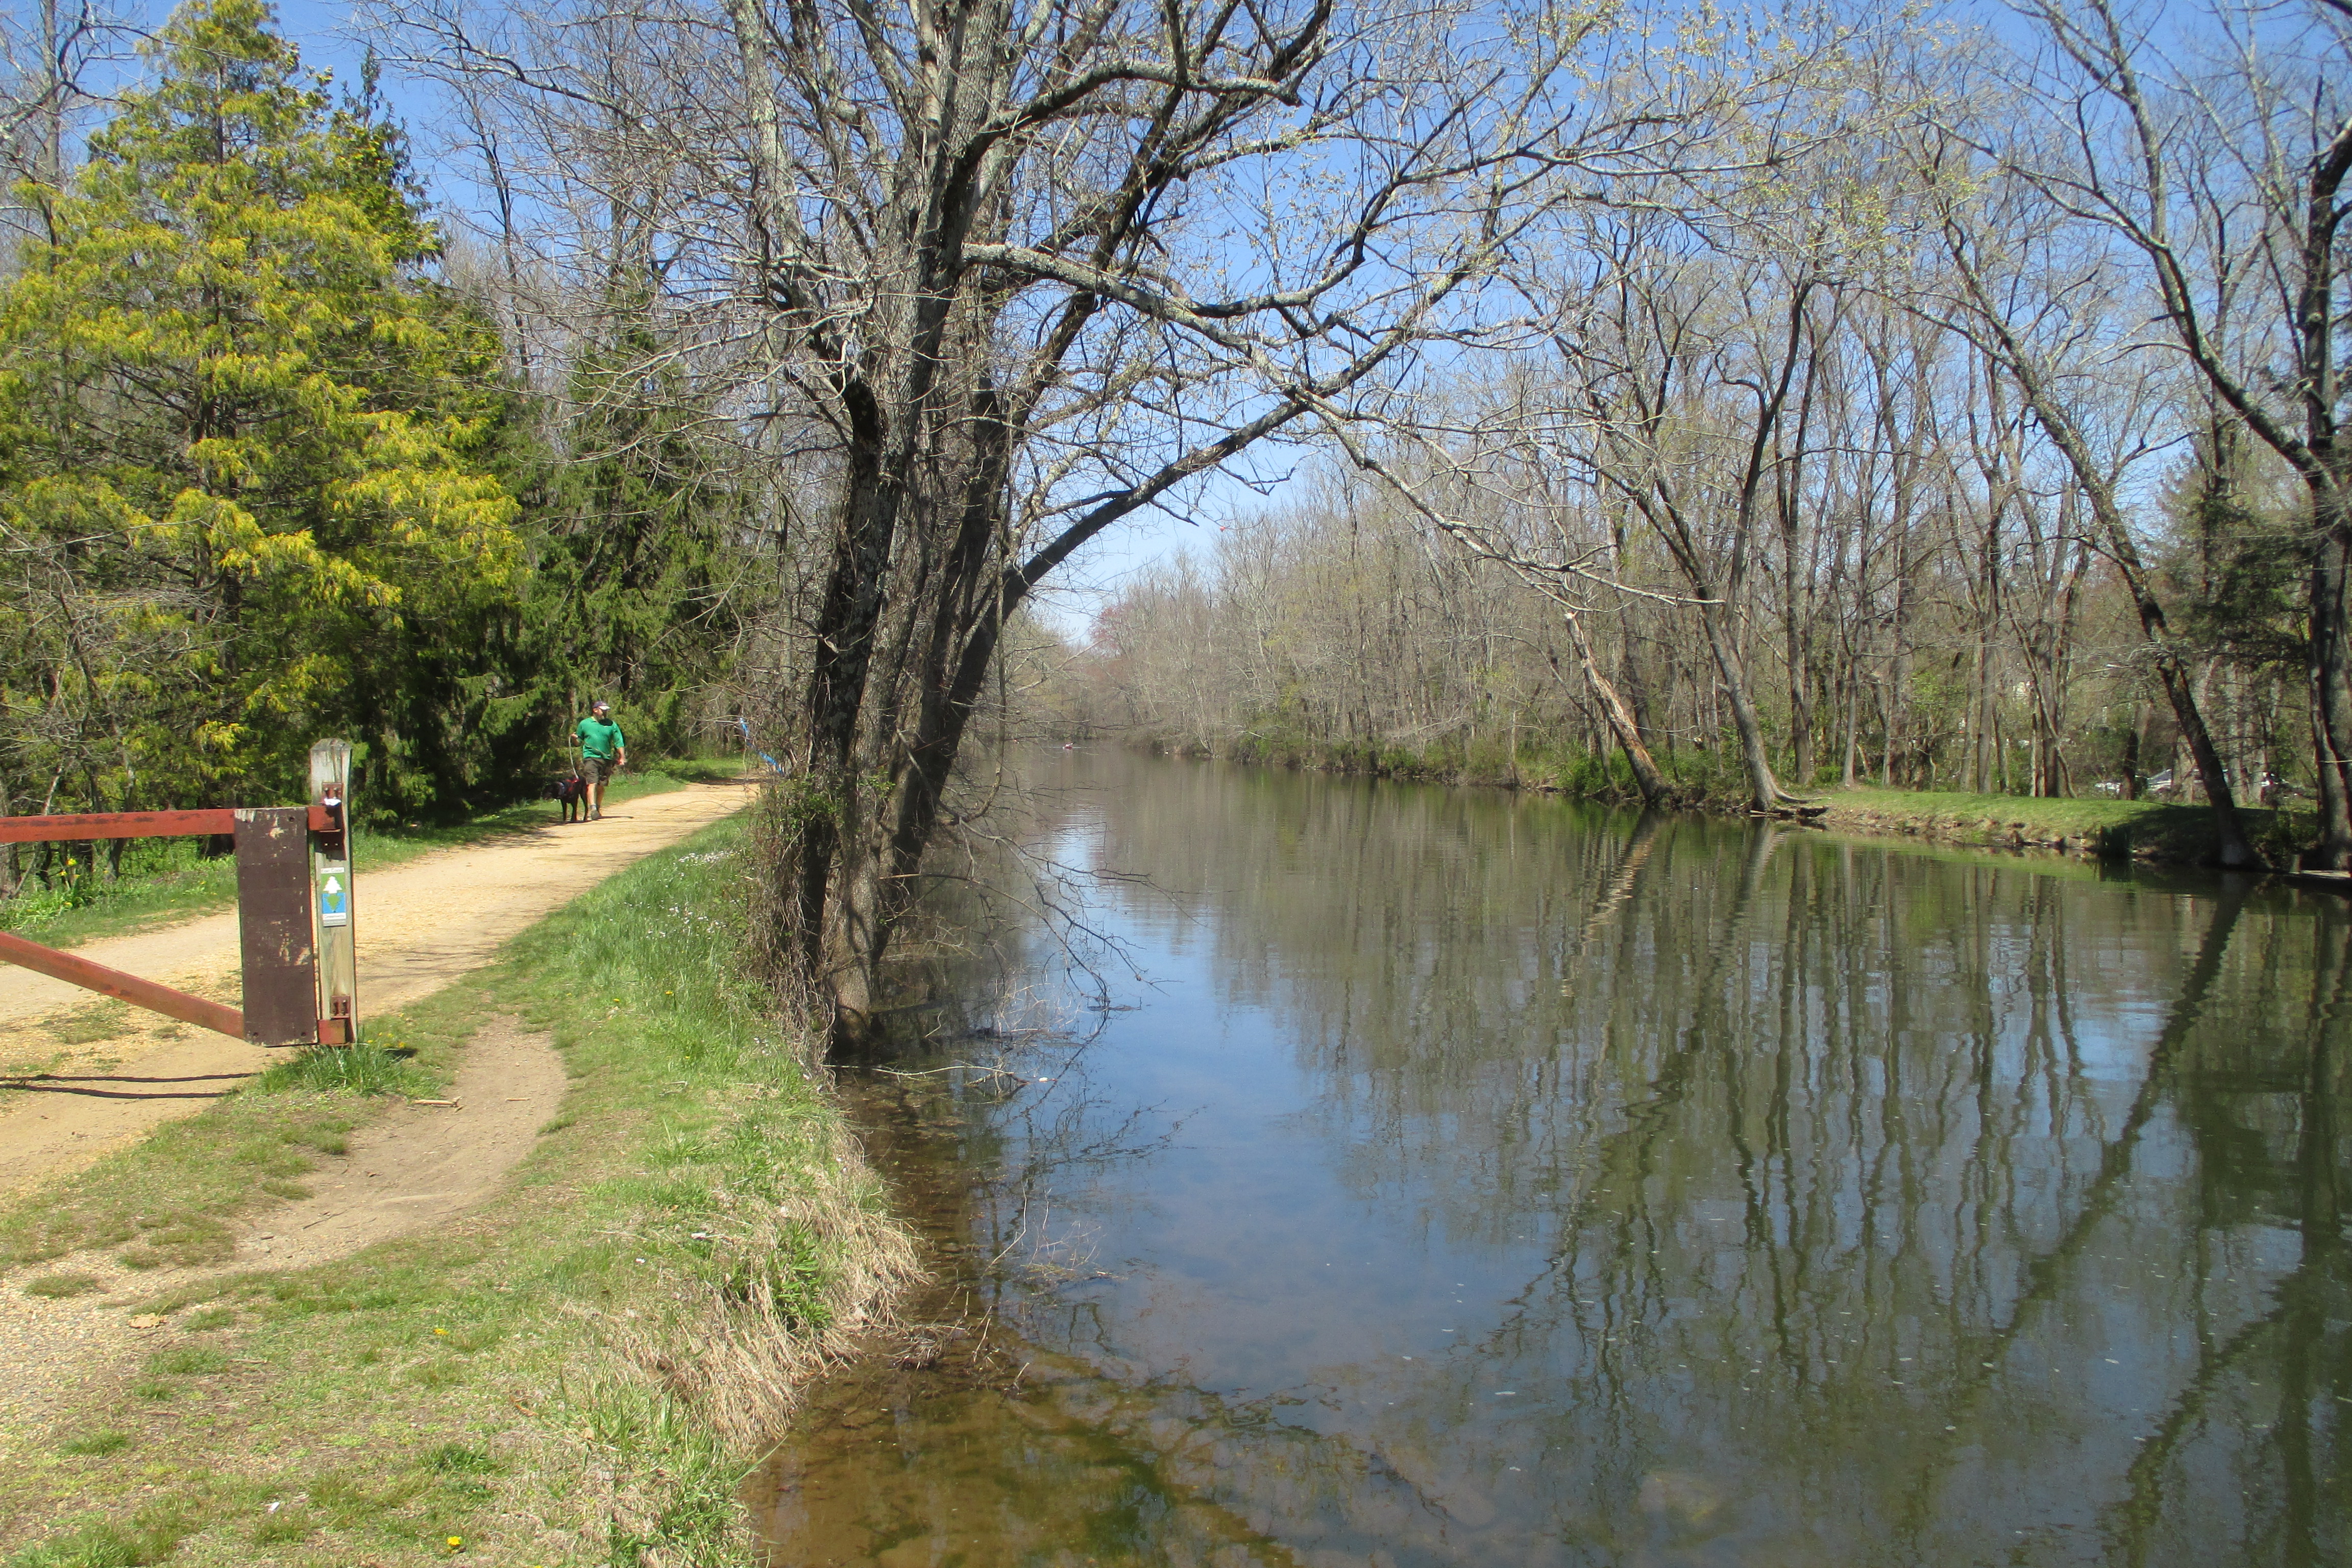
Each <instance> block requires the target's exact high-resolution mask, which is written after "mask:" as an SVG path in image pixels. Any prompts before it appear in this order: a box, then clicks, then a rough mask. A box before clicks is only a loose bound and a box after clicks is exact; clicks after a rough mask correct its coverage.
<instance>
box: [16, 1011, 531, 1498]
mask: <svg viewBox="0 0 2352 1568" xmlns="http://www.w3.org/2000/svg"><path fill="white" fill-rule="evenodd" d="M564 1087H565V1079H564V1070H563V1059H562V1058H561V1057H560V1056H558V1055H557V1054H556V1051H555V1048H554V1046H553V1044H552V1043H551V1041H550V1039H549V1038H548V1037H547V1036H545V1035H541V1034H527V1033H524V1032H523V1031H521V1030H520V1028H518V1027H517V1026H516V1025H515V1023H514V1021H513V1020H511V1019H507V1018H498V1019H492V1020H491V1021H490V1022H489V1023H488V1024H486V1025H484V1026H483V1027H482V1029H481V1030H480V1032H479V1033H478V1034H477V1035H476V1036H475V1037H473V1039H472V1040H471V1041H469V1042H468V1043H467V1046H466V1047H465V1052H464V1055H463V1056H462V1057H461V1058H460V1059H459V1063H458V1068H457V1087H456V1089H454V1091H453V1092H452V1093H451V1094H450V1095H449V1097H448V1098H449V1099H450V1100H454V1101H455V1102H456V1103H455V1104H454V1105H446V1106H444V1105H422V1104H411V1105H406V1106H403V1107H401V1108H400V1109H398V1110H394V1112H393V1113H392V1114H391V1115H390V1116H388V1117H386V1118H385V1119H384V1120H383V1121H378V1122H375V1123H373V1125H371V1126H370V1127H369V1128H367V1129H366V1130H365V1131H362V1132H358V1133H355V1134H353V1135H352V1143H351V1150H350V1152H348V1153H347V1154H344V1155H341V1156H338V1157H327V1158H322V1159H321V1160H320V1163H319V1165H318V1168H317V1169H316V1170H315V1171H313V1172H312V1173H310V1176H309V1177H307V1178H306V1179H305V1182H304V1184H305V1185H306V1186H308V1187H309V1188H310V1192H311V1194H312V1195H311V1196H310V1197H307V1198H303V1199H299V1200H298V1201H296V1202H293V1203H290V1204H287V1205H283V1206H281V1207H278V1208H275V1209H272V1210H269V1211H268V1212H265V1213H264V1214H261V1215H257V1216H256V1217H255V1218H254V1219H252V1220H251V1221H249V1222H248V1223H247V1225H246V1226H244V1227H243V1230H242V1233H241V1234H240V1235H239V1237H238V1238H237V1244H236V1256H235V1257H234V1258H232V1259H231V1260H230V1261H228V1262H226V1263H223V1264H217V1265H215V1266H212V1267H209V1268H176V1269H159V1270H150V1271H147V1272H143V1273H137V1272H133V1271H132V1270H131V1269H128V1268H124V1267H123V1266H122V1265H121V1263H119V1262H117V1261H115V1260H114V1259H113V1258H109V1257H105V1256H103V1255H101V1254H99V1253H82V1254H79V1255H77V1256H74V1257H69V1258H52V1259H50V1260H49V1261H47V1262H45V1263H39V1264H35V1265H33V1266H31V1267H29V1268H22V1269H19V1270H16V1275H15V1277H14V1278H10V1279H5V1280H0V1364H5V1365H7V1366H9V1367H10V1368H12V1369H13V1370H12V1373H11V1375H10V1376H9V1377H8V1378H7V1379H5V1380H0V1452H6V1451H9V1450H12V1449H15V1448H16V1447H19V1446H21V1445H24V1444H27V1443H30V1442H32V1441H35V1440H36V1439H37V1437H38V1436H40V1434H42V1433H43V1432H45V1431H46V1430H47V1428H48V1427H49V1426H52V1425H53V1424H55V1423H56V1422H57V1421H58V1420H59V1419H60V1418H63V1417H66V1416H69V1415H71V1414H72V1413H73V1411H74V1410H75V1409H76V1408H78V1407H79V1405H82V1404H83V1403H84V1401H85V1400H86V1399H87V1398H88V1396H89V1392H90V1390H91V1387H92V1385H93V1384H94V1383H99V1382H102V1381H103V1380H105V1379H107V1378H109V1377H114V1378H118V1379H119V1378H120V1377H121V1376H124V1375H127V1371H126V1369H127V1368H129V1367H130V1366H131V1363H132V1361H133V1358H134V1352H136V1351H138V1350H141V1349H162V1348H163V1346H164V1345H166V1344H168V1343H170V1342H172V1341H173V1339H175V1338H176V1337H177V1336H176V1335H175V1334H174V1333H173V1331H172V1324H171V1321H170V1320H169V1319H167V1318H165V1317H163V1315H161V1314H137V1313H131V1312H127V1311H126V1309H127V1308H130V1307H132V1306H135V1305H136V1304H137V1303H138V1302H139V1301H141V1300H149V1299H152V1298H155V1297H159V1296H164V1295H170V1294H173V1293H178V1292H183V1291H184V1289H185V1287H188V1286H191V1285H197V1284H202V1283H204V1282H205V1281H206V1280H210V1279H222V1278H225V1277H226V1276H229V1275H233V1274H244V1273H250V1272H252V1271H255V1270H257V1269H269V1270H276V1269H285V1268H309V1267H310V1266H313V1265H316V1264H320V1263H328V1262H331V1261H333V1260H334V1259H336V1258H344V1257H348V1256H349V1255H351V1254H352V1253H354V1252H357V1251H359V1250H360V1249H361V1248H362V1247H369V1246H372V1245H373V1244H374V1243H376V1242H379V1241H388V1240H390V1239H392V1238H393V1237H398V1236H404V1235H407V1234H409V1233H412V1232H415V1231H420V1230H424V1229H425V1228H427V1227H429V1226H433V1225H435V1224H436V1223H438V1222H439V1221H441V1220H444V1219H446V1218H447V1217H448V1216H449V1215H454V1214H456V1213H457V1212H459V1211H460V1210H462V1209H466V1208H468V1207H470V1206H472V1205H474V1204H476V1203H478V1202H480V1201H481V1200H482V1199H483V1198H484V1197H486V1196H488V1194H490V1193H491V1192H492V1191H493V1190H494V1189H495V1188H496V1187H497V1186H498V1184H499V1182H500V1181H501V1180H502V1179H504V1177H505V1176H506V1174H507V1173H508V1172H509V1171H510V1170H512V1169H513V1168H514V1166H515V1165H516V1163H519V1162H520V1160H521V1159H522V1157H523V1156H524V1155H525V1154H527V1153H529V1152H530V1148H531V1144H532V1142H534V1141H535V1140H536V1139H537V1137H538V1135H539V1130H540V1129H541V1127H542V1126H544V1125H546V1123H547V1122H548V1121H549V1120H550V1119H551V1117H553V1116H554V1115H555V1114H556V1112H557V1110H559V1109H560V1108H561V1107H562V1103H563V1094H564ZM49 1281H62V1282H66V1284H67V1286H68V1287H69V1289H70V1291H71V1293H69V1294H65V1295H61V1296H45V1295H41V1294H37V1293H36V1292H35V1291H33V1290H28V1289H26V1287H27V1286H39V1285H41V1284H42V1283H43V1282H49ZM51 1288H53V1289H54V1288H56V1287H54V1286H52V1287H51Z"/></svg>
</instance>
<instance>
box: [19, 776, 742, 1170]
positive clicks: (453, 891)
mask: <svg viewBox="0 0 2352 1568" xmlns="http://www.w3.org/2000/svg"><path fill="white" fill-rule="evenodd" d="M750 798H751V790H750V789H749V788H748V787H746V786H745V785H743V784H732V783H730V784H688V785H687V786H686V787H685V788H683V789H677V790H672V791H670V792H668V793H667V794H664V795H645V796H642V797H640V798H638V799H636V800H633V801H629V802H626V803H625V804H622V805H615V806H614V807H613V808H612V809H611V810H610V811H608V812H607V813H606V814H605V816H604V820H603V821H601V822H589V823H579V824H575V825H573V826H569V827H562V826H554V825H553V824H552V822H551V823H550V824H549V825H548V826H543V827H539V828H534V829H527V830H524V831H521V832H518V833H516V834H513V835H511V836H502V837H499V838H497V839H494V840H491V841H488V842H485V843H482V844H478V845H471V846H467V847H463V848H457V849H450V850H445V851H443V852H441V853H439V854H435V855H429V856H425V857H423V858H418V859H415V860H411V861H409V862H408V863H407V864H405V865H403V866H400V867H397V868H394V869H392V870H388V871H383V872H378V873H375V874H373V875H371V874H370V873H369V871H368V868H367V863H366V861H365V859H364V858H362V860H361V861H360V863H359V865H358V867H357V869H356V875H355V878H354V883H353V888H352V891H353V894H354V899H353V904H352V912H353V915H354V916H355V921H356V924H357V926H358V931H359V960H360V1013H361V1016H362V1019H363V1020H364V1019H365V1018H367V1017H370V1016H381V1015H383V1014H384V1013H386V1012H388V1011H391V1010H393V1009H394V1008H399V1007H404V1006H406V1005H409V1004H410V1003H412V1002H415V1001H417V1000H418V999H420V998H422V997H424V996H427V995H430V994H432V993H434V992H436V991H438V990H439V989H440V988H441V987H442V986H444V985H446V984H449V983H450V982H451V981H452V980H455V979H457V977H458V976H460V975H462V974H464V973H467V971H469V970H472V969H475V968H478V967H479V966H480V965H481V964H483V963H487V962H488V959H489V958H490V956H491V954H492V953H494V952H497V950H498V949H499V946H500V944H502V943H504V942H507V941H508V940H509V938H511V937H513V936H515V935H516V934H517V933H518V932H520V931H522V930H523V929H524V928H525V927H527V926H529V925H530V924H531V923H532V922H533V921H538V920H539V919H541V917H542V916H544V915H546V914H548V913H549V912H551V910H555V909H557V908H559V907H560V906H562V905H563V904H565V903H568V902H570V901H571V900H572V899H573V898H575V897H577V896H578V895H579V894H581V893H583V892H584V891H586V890H587V889H589V888H592V887H593V886H595V884H597V883H598V882H601V881H603V880H604V879H605V878H606V877H609V876H611V875H612V874H613V873H614V872H615V871H618V870H620V869H621V868H623V867H625V866H626V865H628V864H629V863H630V862H632V861H634V860H636V859H638V858H642V857H644V856H646V855H650V854H652V853H653V852H654V851H656V850H657V849H661V848H665V847H667V846H669V845H671V844H675V843H676V842H677V841H678V840H679V839H681V838H684V837H687V836H688V834H690V833H693V832H694V831H695V830H696V829H698V828H700V827H703V826H707V825H709V824H710V823H712V822H716V821H718V820H719V818H720V817H723V816H727V815H728V814H730V812H734V811H737V810H740V808H741V807H742V806H743V805H745V804H746V803H747V802H748V801H749V800H750ZM75 951H76V952H79V953H82V954H83V955H85V956H87V957H89V958H92V959H95V960H97V961H98V962H99V963H104V964H109V965H111V966H112V967H114V968H116V969H122V970H128V971H129V972H131V973H133V974H139V975H143V976H145V977H147V978H149V979H152V980H161V981H163V982H164V983H165V984H170V985H176V986H178V987H180V988H181V989H183V990H186V991H193V992H195V993H197V994H200V995H210V996H216V997H219V998H221V999H223V1000H226V1001H232V1002H233V1001H235V1000H236V984H237V981H236V974H237V946H236V915H235V914H234V913H229V914H220V915H209V916H205V917H204V918H202V919H199V920H194V921H188V922H186V923H185V924H183V925H176V926H171V927H167V928H165V929H163V930H161V931H147V932H143V933H142V934H140V935H137V936H129V937H119V938H114V939H110V940H108V941H104V942H90V943H89V944H88V945H86V946H83V947H80V948H77V949H76V950H75ZM93 1002H94V999H93V998H92V997H91V995H90V994H89V992H86V991H82V990H79V989H77V988H76V987H73V986H70V985H67V984H62V983H61V982H58V981H54V980H50V979H47V977H45V976H42V975H37V974H35V973H31V972H30V971H29V970H23V969H17V968H15V967H12V966H0V1068H14V1069H15V1070H14V1071H13V1072H5V1073H0V1196H5V1195H7V1194H13V1193H16V1192H21V1191H22V1190H23V1189H25V1188H26V1187H28V1186H31V1185H33V1184H37V1183H38V1182H42V1181H46V1180H48V1179H50V1178H52V1177H56V1176H59V1175H63V1174H66V1173H70V1172H73V1171H77V1170H79V1169H81V1168H82V1167H84V1166H86V1165H88V1164H89V1163H90V1162H92V1161H93V1160H96V1159H97V1158H98V1157H99V1156H100V1155H101V1154H103V1153H105V1152H108V1151H109V1150H111V1149H116V1148H120V1147H121V1146H122V1145H123V1144H125V1143H128V1142H132V1141H134V1140H136V1139H138V1138H141V1137H142V1136H144V1135H145V1134H146V1133H147V1132H149V1131H152V1130H153V1129H154V1128H155V1127H157V1126H159V1125H161V1124H162V1123H163V1122H165V1121H171V1120H173V1119H174V1118H176V1117H182V1116H189V1115H193V1114H194V1113H195V1112H196V1111H199V1110H203V1109H204V1108H205V1106H206V1105H207V1104H209V1103H211V1102H212V1101H213V1100H215V1099H217V1098H219V1097H220V1096H221V1095H223V1094H225V1093H226V1092H227V1091H228V1090H229V1089H231V1088H233V1087H235V1086H236V1084H237V1083H238V1082H239V1081H240V1080H242V1079H245V1078H247V1077H248V1076H250V1075H251V1074H253V1073H256V1072H258V1071H260V1070H261V1069H262V1068H265V1067H267V1066H268V1065H269V1064H270V1062H272V1061H274V1060H279V1059H282V1058H283V1057H284V1054H285V1053H284V1052H283V1051H273V1050H269V1049H266V1048H264V1047H258V1046H249V1045H247V1044H245V1043H244V1042H242V1041H239V1040H232V1039H230V1038H229V1037H226V1036H225V1035H215V1034H213V1033H211V1032H210V1031H208V1030H203V1029H196V1028H193V1027H189V1026H184V1025H179V1024H174V1023H173V1022H171V1021H170V1020H168V1019H164V1018H161V1017H158V1016H155V1015H152V1014H146V1013H140V1012H136V1011H134V1010H133V1009H131V1008H129V1007H127V1006H124V1005H121V1004H102V1003H101V1004H96V1005H93Z"/></svg>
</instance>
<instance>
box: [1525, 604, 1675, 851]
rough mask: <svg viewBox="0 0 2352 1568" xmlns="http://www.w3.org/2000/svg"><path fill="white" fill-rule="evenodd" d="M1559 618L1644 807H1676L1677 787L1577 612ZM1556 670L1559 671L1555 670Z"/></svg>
mask: <svg viewBox="0 0 2352 1568" xmlns="http://www.w3.org/2000/svg"><path fill="white" fill-rule="evenodd" d="M1560 618H1561V619H1562V620H1563V621H1565V622H1567V623H1568V638H1569V641H1570V643H1571V644H1573V645H1574V646H1575V648H1576V662H1577V664H1578V665H1579V666H1580V668H1582V669H1583V671H1584V683H1585V685H1587V686H1589V687H1591V689H1592V697H1593V700H1594V702H1595V703H1597V704H1598V705H1599V707H1600V709H1601V721H1602V722H1603V723H1605V724H1607V725H1608V726H1609V733H1610V735H1611V736H1612V738H1614V739H1615V741H1616V742H1617V746H1618V749H1619V750H1621V751H1622V752H1624V753H1625V762H1626V764H1627V765H1628V766H1630V767H1631V768H1632V769H1633V783H1634V784H1635V785H1636V786H1637V787H1639V788H1640V790H1641V792H1642V803H1643V805H1647V806H1649V807H1651V808H1653V809H1657V808H1661V807H1664V806H1669V805H1673V804H1674V800H1675V792H1674V786H1673V785H1671V784H1668V783H1666V775H1665V774H1664V773H1660V772H1659V771H1658V764H1657V762H1656V760H1655V759H1654V758H1653V757H1652V756H1651V755H1650V748H1649V747H1648V746H1646V745H1644V744H1643V742H1642V727H1641V725H1640V724H1639V723H1637V722H1635V721H1634V718H1633V710H1632V709H1631V708H1628V707H1627V706H1626V705H1625V700H1624V699H1623V698H1622V697H1620V696H1619V695H1618V693H1617V688H1616V687H1615V686H1614V685H1612V683H1611V682H1610V679H1609V678H1608V677H1607V676H1605V675H1603V674H1601V666H1600V663H1599V662H1598V661H1597V660H1596V659H1594V658H1593V657H1592V641H1591V638H1589V637H1586V636H1585V635H1584V623H1583V621H1582V619H1581V618H1580V616H1578V614H1577V612H1576V611H1574V610H1564V611H1562V612H1561V613H1560ZM1555 668H1556V667H1555Z"/></svg>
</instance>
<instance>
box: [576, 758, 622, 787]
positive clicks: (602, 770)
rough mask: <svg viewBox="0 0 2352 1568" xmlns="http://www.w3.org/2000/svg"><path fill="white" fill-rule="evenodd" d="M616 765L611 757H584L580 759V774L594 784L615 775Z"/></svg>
mask: <svg viewBox="0 0 2352 1568" xmlns="http://www.w3.org/2000/svg"><path fill="white" fill-rule="evenodd" d="M616 765H617V764H615V763H614V761H613V759H612V758H610V757H583V758H581V759H580V776H581V777H582V778H583V779H586V780H587V781H588V782H589V783H590V784H603V783H604V782H605V781H606V780H608V779H610V778H611V777H612V776H613V769H614V766H616Z"/></svg>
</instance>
